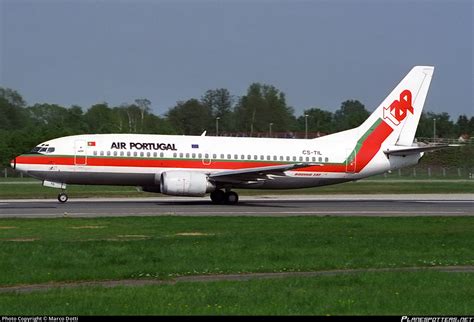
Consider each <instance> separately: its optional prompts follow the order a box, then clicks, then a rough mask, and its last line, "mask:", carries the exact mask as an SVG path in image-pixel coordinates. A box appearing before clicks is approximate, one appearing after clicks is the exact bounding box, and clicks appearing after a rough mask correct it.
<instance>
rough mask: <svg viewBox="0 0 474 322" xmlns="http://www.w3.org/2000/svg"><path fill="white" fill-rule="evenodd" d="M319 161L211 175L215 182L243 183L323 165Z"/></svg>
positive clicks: (268, 178) (210, 177) (269, 178)
mask: <svg viewBox="0 0 474 322" xmlns="http://www.w3.org/2000/svg"><path fill="white" fill-rule="evenodd" d="M321 165H322V164H319V163H292V164H283V165H275V166H268V167H258V168H245V169H238V170H230V171H222V172H216V173H212V174H210V175H209V179H210V180H212V181H215V182H226V183H242V182H258V181H262V180H271V179H272V176H285V175H286V174H285V171H291V170H296V169H301V168H307V167H314V166H321Z"/></svg>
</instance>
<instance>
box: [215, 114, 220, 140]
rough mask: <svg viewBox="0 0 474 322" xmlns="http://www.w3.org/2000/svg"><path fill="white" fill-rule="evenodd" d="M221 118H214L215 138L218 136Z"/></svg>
mask: <svg viewBox="0 0 474 322" xmlns="http://www.w3.org/2000/svg"><path fill="white" fill-rule="evenodd" d="M220 119H221V118H220V117H219V116H218V117H216V136H219V120H220Z"/></svg>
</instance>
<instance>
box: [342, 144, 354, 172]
mask: <svg viewBox="0 0 474 322" xmlns="http://www.w3.org/2000/svg"><path fill="white" fill-rule="evenodd" d="M346 155H347V159H346V162H345V163H346V172H347V173H355V172H356V164H357V157H356V155H357V152H356V150H355V149H353V148H351V149H346Z"/></svg>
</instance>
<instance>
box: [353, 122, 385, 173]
mask: <svg viewBox="0 0 474 322" xmlns="http://www.w3.org/2000/svg"><path fill="white" fill-rule="evenodd" d="M380 123H382V119H381V118H379V119H377V121H375V123H374V124H372V126H371V127H370V128H369V129H368V130H367V131H366V132H365V133H364V135H362V136H361V137H360V139H359V141H357V144H356V146H355V147H354V150H352V151H351V153H349V155H348V156H347V158H346V160H345V161H344V164H349V163H351V162H352V161H354V158H355V156H356V155H357V153H359V150H360V148H361V147H362V145H363V144H364V142H365V140H366V139H367V137H368V136H369V135H370V134H371V133H372V132H373V131H374V130H375V129H376V128H377V126H379V124H380Z"/></svg>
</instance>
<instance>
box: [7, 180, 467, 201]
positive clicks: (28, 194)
mask: <svg viewBox="0 0 474 322" xmlns="http://www.w3.org/2000/svg"><path fill="white" fill-rule="evenodd" d="M59 191H60V190H58V189H53V188H47V187H43V186H41V182H40V181H32V180H29V179H15V180H12V179H9V180H5V179H4V180H0V199H2V198H3V199H5V198H43V199H44V198H56V196H57V194H58V193H59ZM236 191H238V192H239V194H241V195H243V196H245V195H262V194H383V193H406V194H413V193H473V192H474V180H459V181H456V180H453V181H449V180H446V181H437V180H433V181H429V180H423V181H416V180H413V181H408V182H407V181H406V180H400V181H397V180H387V181H383V180H370V181H364V180H361V181H356V182H347V183H343V184H337V185H332V186H324V187H320V188H308V189H292V190H236ZM68 194H69V196H70V197H71V198H79V197H119V196H121V197H159V196H162V195H161V194H155V193H146V192H139V191H137V189H136V188H135V187H121V186H82V185H69V186H68Z"/></svg>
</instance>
